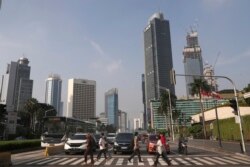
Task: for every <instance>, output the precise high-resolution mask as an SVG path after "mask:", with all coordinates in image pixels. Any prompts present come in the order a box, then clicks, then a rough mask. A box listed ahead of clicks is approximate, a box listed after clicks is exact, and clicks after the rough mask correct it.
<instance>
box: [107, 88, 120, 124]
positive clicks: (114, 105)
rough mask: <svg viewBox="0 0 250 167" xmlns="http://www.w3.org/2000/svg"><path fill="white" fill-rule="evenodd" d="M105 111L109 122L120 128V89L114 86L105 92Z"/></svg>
mask: <svg viewBox="0 0 250 167" xmlns="http://www.w3.org/2000/svg"><path fill="white" fill-rule="evenodd" d="M105 113H106V116H107V118H108V124H109V125H113V126H114V127H116V128H118V126H119V125H118V89H116V88H113V89H110V90H109V91H107V92H106V93H105Z"/></svg>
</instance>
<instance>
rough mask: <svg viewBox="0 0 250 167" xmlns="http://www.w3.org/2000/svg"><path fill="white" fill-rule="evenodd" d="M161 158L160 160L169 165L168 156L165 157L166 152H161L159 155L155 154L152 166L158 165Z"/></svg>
mask: <svg viewBox="0 0 250 167" xmlns="http://www.w3.org/2000/svg"><path fill="white" fill-rule="evenodd" d="M160 156H162V158H163V159H164V160H165V161H166V162H167V163H169V159H168V156H167V153H166V152H162V153H161V154H160V153H158V152H156V156H155V162H154V165H157V164H158V162H159V161H158V160H159V157H160Z"/></svg>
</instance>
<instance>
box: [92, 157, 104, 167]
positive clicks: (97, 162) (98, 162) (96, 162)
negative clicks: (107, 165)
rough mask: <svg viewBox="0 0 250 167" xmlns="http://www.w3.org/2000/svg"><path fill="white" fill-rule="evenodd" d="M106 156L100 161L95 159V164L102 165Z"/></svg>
mask: <svg viewBox="0 0 250 167" xmlns="http://www.w3.org/2000/svg"><path fill="white" fill-rule="evenodd" d="M103 160H104V158H100V159H99V160H98V161H95V163H94V165H100V164H101V163H102V161H103Z"/></svg>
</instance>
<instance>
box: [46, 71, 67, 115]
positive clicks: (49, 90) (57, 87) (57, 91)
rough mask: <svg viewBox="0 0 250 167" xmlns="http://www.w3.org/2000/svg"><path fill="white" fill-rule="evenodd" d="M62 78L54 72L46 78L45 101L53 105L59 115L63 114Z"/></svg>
mask: <svg viewBox="0 0 250 167" xmlns="http://www.w3.org/2000/svg"><path fill="white" fill-rule="evenodd" d="M61 92H62V80H61V78H60V76H59V75H56V74H53V75H50V76H49V77H48V79H47V80H46V90H45V103H46V104H49V105H52V106H53V107H54V108H55V109H56V112H57V115H58V116H63V114H62V110H61Z"/></svg>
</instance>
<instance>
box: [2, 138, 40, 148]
mask: <svg viewBox="0 0 250 167" xmlns="http://www.w3.org/2000/svg"><path fill="white" fill-rule="evenodd" d="M40 146H41V140H37V139H36V140H10V141H0V151H13V150H19V149H26V148H34V147H40Z"/></svg>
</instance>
